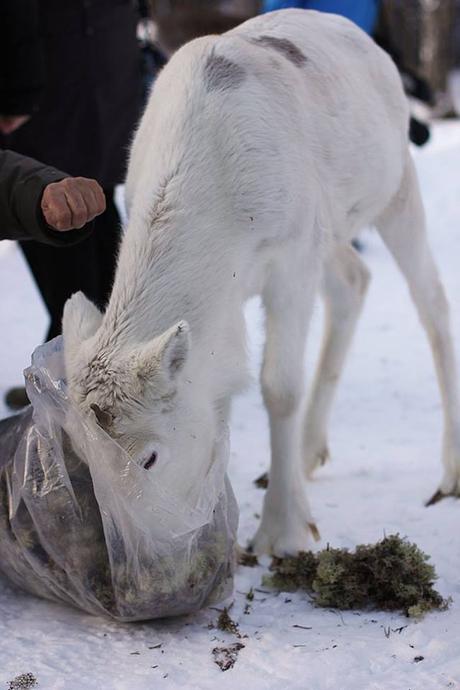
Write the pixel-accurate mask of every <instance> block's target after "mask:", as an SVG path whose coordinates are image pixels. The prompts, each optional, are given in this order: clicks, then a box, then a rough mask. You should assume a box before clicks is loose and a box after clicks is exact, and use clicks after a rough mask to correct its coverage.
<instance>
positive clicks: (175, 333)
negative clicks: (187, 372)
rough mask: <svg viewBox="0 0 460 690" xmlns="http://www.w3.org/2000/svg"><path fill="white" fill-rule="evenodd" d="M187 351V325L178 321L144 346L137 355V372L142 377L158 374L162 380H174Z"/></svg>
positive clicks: (188, 345)
mask: <svg viewBox="0 0 460 690" xmlns="http://www.w3.org/2000/svg"><path fill="white" fill-rule="evenodd" d="M189 351H190V329H189V325H188V323H187V322H186V321H179V323H177V324H176V325H175V326H173V327H172V328H169V329H168V330H167V331H165V332H164V333H163V334H162V335H160V336H158V337H157V338H154V339H153V340H152V342H150V343H149V344H148V345H146V346H144V348H143V349H142V351H141V352H140V353H139V355H138V361H137V374H138V376H139V377H140V378H143V379H147V378H152V377H153V376H157V375H158V374H160V375H161V376H162V378H163V380H166V381H169V382H172V381H175V379H176V378H177V377H178V376H179V374H180V372H181V371H182V369H183V368H184V366H185V363H186V361H187V357H188V354H189Z"/></svg>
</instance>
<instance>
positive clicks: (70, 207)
mask: <svg viewBox="0 0 460 690" xmlns="http://www.w3.org/2000/svg"><path fill="white" fill-rule="evenodd" d="M41 209H42V213H43V216H44V218H45V220H46V222H47V223H48V225H49V226H50V227H51V228H53V229H54V230H60V231H66V230H73V229H74V228H82V227H83V226H84V225H86V223H89V222H90V221H91V220H93V218H95V217H96V216H99V215H100V214H101V213H103V212H104V211H105V196H104V192H103V191H102V189H101V187H100V186H99V184H98V183H97V182H96V180H88V179H87V178H86V177H66V178H65V179H63V180H61V181H60V182H52V183H51V184H49V185H48V186H47V187H45V190H44V192H43V196H42V200H41Z"/></svg>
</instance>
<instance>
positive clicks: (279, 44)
mask: <svg viewBox="0 0 460 690" xmlns="http://www.w3.org/2000/svg"><path fill="white" fill-rule="evenodd" d="M253 41H254V43H256V44H258V45H261V46H264V48H273V50H277V51H278V52H279V53H281V55H283V56H284V57H285V58H287V59H288V60H290V61H291V62H292V64H293V65H295V66H296V67H303V65H305V63H306V62H307V58H306V57H305V55H304V54H303V53H302V51H301V50H300V48H297V46H296V45H295V43H293V42H292V41H289V40H288V39H287V38H277V37H276V36H259V38H255V39H253Z"/></svg>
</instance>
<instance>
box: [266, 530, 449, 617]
mask: <svg viewBox="0 0 460 690" xmlns="http://www.w3.org/2000/svg"><path fill="white" fill-rule="evenodd" d="M428 561H429V556H427V555H426V554H425V553H423V551H421V550H420V549H419V548H418V546H416V544H411V543H409V542H408V541H407V540H406V539H402V538H401V537H400V536H399V535H398V534H395V535H391V536H389V537H385V538H384V539H382V541H380V542H378V543H377V544H369V545H360V546H357V547H356V551H355V552H350V551H348V549H331V548H329V547H328V548H327V549H324V550H323V551H320V552H319V553H317V554H313V553H311V552H304V553H300V554H299V555H298V556H297V557H289V558H282V559H279V558H276V559H274V560H273V562H272V565H271V570H272V573H273V574H272V575H270V576H268V577H266V578H265V579H264V584H265V585H269V586H272V587H274V588H276V589H280V590H283V591H295V590H298V589H302V590H305V591H307V592H309V593H310V594H311V595H312V597H313V600H314V601H315V603H316V604H317V605H318V606H327V607H332V608H338V609H344V610H346V609H366V608H376V609H381V610H384V611H397V610H401V611H403V612H404V613H405V614H406V615H407V616H413V617H421V616H423V615H424V614H425V613H427V612H428V611H432V610H434V609H441V610H442V609H445V608H447V606H448V602H447V601H445V600H444V599H443V598H442V597H441V595H440V594H439V593H438V592H437V591H436V590H435V589H434V587H433V583H434V581H435V580H436V579H437V576H436V572H435V569H434V567H433V565H432V564H431V563H428Z"/></svg>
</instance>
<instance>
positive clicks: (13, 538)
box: [0, 338, 238, 621]
mask: <svg viewBox="0 0 460 690" xmlns="http://www.w3.org/2000/svg"><path fill="white" fill-rule="evenodd" d="M26 387H27V392H28V394H29V397H30V400H31V403H32V406H31V408H28V409H27V410H26V411H24V412H23V413H22V414H20V415H17V416H16V417H12V418H10V419H7V420H3V421H2V422H0V454H1V455H0V570H1V572H2V573H3V574H4V575H5V576H6V577H7V578H9V579H10V580H11V581H12V582H14V583H15V584H16V585H18V586H19V587H21V588H22V589H25V590H27V591H29V592H31V593H33V594H36V595H38V596H42V597H46V598H49V599H53V600H56V601H62V602H66V603H69V604H72V605H74V606H77V607H79V608H81V609H83V610H84V611H88V612H89V613H93V614H106V615H109V616H111V617H113V618H116V619H117V620H122V621H133V620H144V619H149V618H158V617H163V616H171V615H179V614H184V613H189V612H192V611H195V610H197V609H199V608H200V607H202V606H204V605H206V604H209V603H211V602H213V603H215V602H217V601H219V600H222V599H223V598H225V597H226V596H227V595H228V594H229V593H230V591H231V587H232V575H233V568H234V545H235V539H236V529H237V521H238V510H237V506H236V502H235V498H234V496H233V492H232V489H231V486H230V484H229V482H228V479H227V477H226V475H225V471H226V464H227V460H228V454H229V453H228V433H227V430H226V429H223V430H222V434H221V438H220V441H219V443H218V444H217V446H216V449H215V456H214V461H213V464H212V467H211V468H210V470H209V472H208V474H207V476H206V478H205V481H204V482H203V485H202V486H200V491H199V493H198V494H196V493H195V495H194V496H193V499H190V501H192V500H193V503H191V502H187V501H181V504H180V505H179V504H178V502H177V501H175V499H174V493H173V487H166V486H162V484H161V481H155V482H152V481H151V479H150V478H149V477H146V472H145V471H144V470H143V469H142V468H141V467H138V466H137V465H136V464H135V463H133V462H132V461H131V460H130V458H129V457H128V456H127V455H126V454H125V453H124V451H123V450H122V449H121V448H120V447H119V446H118V445H117V444H116V442H115V441H114V440H113V439H111V438H110V437H108V436H107V435H106V434H105V433H104V431H103V430H102V429H100V428H99V427H98V426H97V425H96V424H94V423H93V422H92V420H91V419H84V418H82V417H81V416H80V413H79V412H78V411H77V410H76V409H75V407H74V406H73V404H72V403H71V401H70V400H69V398H68V396H67V393H66V386H65V381H64V375H63V360H62V341H61V338H57V339H56V340H54V341H52V342H51V343H48V344H46V345H44V346H42V347H40V348H38V349H37V350H36V352H35V353H34V355H33V358H32V366H31V367H30V368H29V369H27V370H26Z"/></svg>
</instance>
